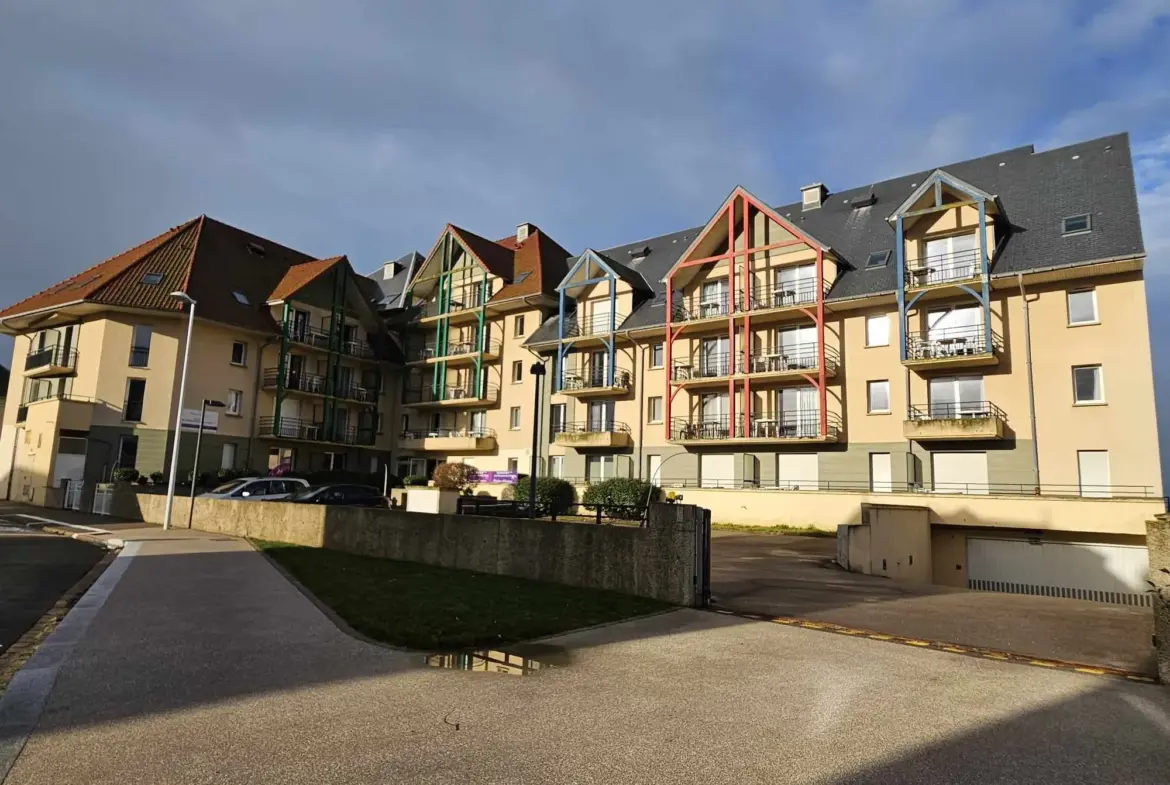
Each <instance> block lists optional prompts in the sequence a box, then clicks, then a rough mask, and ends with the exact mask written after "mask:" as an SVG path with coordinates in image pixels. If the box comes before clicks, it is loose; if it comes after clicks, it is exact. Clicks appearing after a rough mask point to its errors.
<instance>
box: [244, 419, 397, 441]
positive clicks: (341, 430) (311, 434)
mask: <svg viewBox="0 0 1170 785" xmlns="http://www.w3.org/2000/svg"><path fill="white" fill-rule="evenodd" d="M257 433H258V434H259V435H260V436H274V437H276V438H278V439H296V440H298V441H308V442H323V443H330V444H348V445H354V446H359V447H362V446H364V447H368V446H371V445H373V443H374V439H375V437H376V436H377V433H376V432H375V430H374V429H373V428H359V427H357V426H353V425H340V424H334V425H331V426H327V425H326V424H325V423H323V422H316V421H313V420H306V419H300V418H297V417H261V418H260V419H259V421H258V423H257Z"/></svg>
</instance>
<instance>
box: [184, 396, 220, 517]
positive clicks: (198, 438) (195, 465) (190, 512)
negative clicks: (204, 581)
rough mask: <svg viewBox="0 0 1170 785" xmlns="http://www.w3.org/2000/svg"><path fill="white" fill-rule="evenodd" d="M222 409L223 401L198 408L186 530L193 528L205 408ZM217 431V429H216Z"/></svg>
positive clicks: (205, 418)
mask: <svg viewBox="0 0 1170 785" xmlns="http://www.w3.org/2000/svg"><path fill="white" fill-rule="evenodd" d="M208 406H210V407H211V408H213V409H223V408H224V407H226V406H227V404H225V403H224V402H223V401H212V400H208V399H207V398H204V399H203V406H201V407H200V408H199V430H198V431H196V432H195V463H193V464H191V506H190V508H189V509H188V510H187V528H188V529H194V528H195V478H196V477H198V476H199V448H200V447H202V446H203V423H204V422H205V421H206V420H207V407H208ZM217 430H218V428H217Z"/></svg>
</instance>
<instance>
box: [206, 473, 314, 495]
mask: <svg viewBox="0 0 1170 785" xmlns="http://www.w3.org/2000/svg"><path fill="white" fill-rule="evenodd" d="M308 487H309V482H308V480H302V479H300V478H298V477H241V478H240V479H238V480H232V481H231V482H225V483H224V484H223V485H221V486H219V487H218V488H214V489H212V490H210V491H208V492H207V493H201V494H199V498H200V499H247V500H248V501H255V500H257V499H260V500H262V501H270V500H278V499H283V498H285V497H286V496H288V495H289V494H291V493H295V492H297V491H303V490H304V489H305V488H308Z"/></svg>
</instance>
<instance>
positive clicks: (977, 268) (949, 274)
mask: <svg viewBox="0 0 1170 785" xmlns="http://www.w3.org/2000/svg"><path fill="white" fill-rule="evenodd" d="M982 272H983V270H982V265H981V264H980V261H979V249H978V248H972V249H970V250H966V251H950V252H947V253H941V254H932V255H931V256H924V257H922V258H921V259H916V260H914V261H912V262H910V263H909V264H907V266H906V273H905V284H906V286H933V285H935V284H940V283H949V282H951V281H966V280H969V279H971V278H978V277H979V276H980V275H981V274H982Z"/></svg>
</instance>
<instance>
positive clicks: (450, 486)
mask: <svg viewBox="0 0 1170 785" xmlns="http://www.w3.org/2000/svg"><path fill="white" fill-rule="evenodd" d="M431 479H433V480H434V481H435V486H436V487H439V488H442V489H443V490H446V491H461V490H463V489H464V488H466V487H467V486H469V485H471V484H472V483H474V482H475V481H476V479H477V473H476V471H475V467H474V466H469V465H467V464H466V463H440V464H439V465H438V466H436V467H435V471H434V474H432V475H431Z"/></svg>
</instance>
